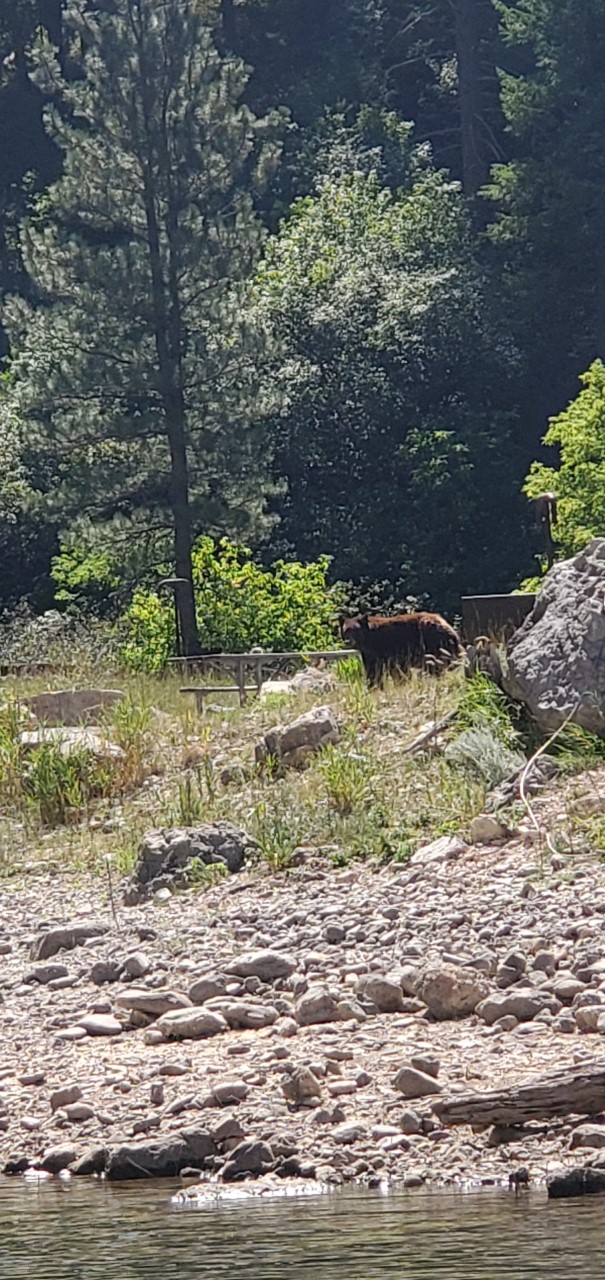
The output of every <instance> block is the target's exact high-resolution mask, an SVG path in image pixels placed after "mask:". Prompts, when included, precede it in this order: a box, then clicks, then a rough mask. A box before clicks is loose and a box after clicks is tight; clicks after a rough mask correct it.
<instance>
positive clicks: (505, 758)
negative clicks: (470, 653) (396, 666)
mask: <svg viewBox="0 0 605 1280" xmlns="http://www.w3.org/2000/svg"><path fill="white" fill-rule="evenodd" d="M518 715H519V712H518V710H517V711H515V706H514V704H513V703H511V702H510V700H509V699H508V698H507V696H506V694H505V693H503V692H502V690H501V689H499V688H498V686H497V685H496V684H494V682H493V680H490V679H489V678H488V677H487V676H484V675H480V674H479V675H475V676H473V677H472V679H470V680H465V682H464V685H463V686H462V689H461V693H460V701H459V704H458V708H457V712H456V728H457V729H461V730H462V732H461V733H457V735H456V737H455V738H454V739H453V740H452V741H451V742H450V743H448V745H447V747H446V751H445V755H446V759H447V761H448V763H449V764H451V765H454V766H455V767H457V768H460V769H466V770H469V771H470V772H471V773H472V774H473V775H474V776H475V777H477V778H479V779H481V780H482V781H483V782H484V783H485V785H486V787H487V788H489V789H491V788H492V787H495V786H497V785H498V783H499V782H503V781H504V779H505V778H508V777H510V775H511V774H512V773H514V772H515V771H516V770H517V769H520V768H521V766H522V765H523V764H524V762H525V756H524V754H523V751H522V744H521V734H520V731H519V728H518V727H517V725H516V724H515V720H516V719H518Z"/></svg>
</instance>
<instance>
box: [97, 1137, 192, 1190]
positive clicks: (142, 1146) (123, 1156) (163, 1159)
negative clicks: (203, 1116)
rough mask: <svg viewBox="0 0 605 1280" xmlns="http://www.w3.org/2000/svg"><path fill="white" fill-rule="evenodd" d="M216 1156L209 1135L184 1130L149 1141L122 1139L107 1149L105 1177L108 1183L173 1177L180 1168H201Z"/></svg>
mask: <svg viewBox="0 0 605 1280" xmlns="http://www.w3.org/2000/svg"><path fill="white" fill-rule="evenodd" d="M215 1155H216V1147H215V1145H214V1142H213V1141H212V1138H211V1137H210V1134H209V1133H208V1132H207V1131H206V1130H202V1129H184V1130H181V1131H180V1132H179V1133H176V1134H170V1135H168V1136H167V1137H165V1138H157V1139H155V1140H154V1141H152V1142H132V1143H131V1142H124V1143H122V1144H120V1145H119V1146H116V1147H113V1148H110V1150H109V1152H108V1155H107V1159H106V1164H105V1176H106V1177H107V1178H108V1179H109V1181H111V1182H126V1181H132V1180H133V1179H141V1178H176V1177H177V1176H178V1174H179V1173H180V1172H181V1170H182V1169H186V1168H188V1167H189V1168H197V1169H203V1168H204V1167H205V1164H206V1161H207V1160H209V1159H213V1157H214V1156H215Z"/></svg>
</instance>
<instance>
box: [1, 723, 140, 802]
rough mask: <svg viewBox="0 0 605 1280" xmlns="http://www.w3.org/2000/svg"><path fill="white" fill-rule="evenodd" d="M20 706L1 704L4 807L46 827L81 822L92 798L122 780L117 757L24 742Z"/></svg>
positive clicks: (104, 794) (59, 746)
mask: <svg viewBox="0 0 605 1280" xmlns="http://www.w3.org/2000/svg"><path fill="white" fill-rule="evenodd" d="M22 729H23V723H22V716H21V714H20V711H19V706H18V704H17V703H16V702H14V701H11V700H9V701H7V702H5V703H4V705H3V706H2V707H0V807H1V808H2V810H3V812H4V814H5V815H8V814H10V815H19V816H20V817H21V818H22V820H25V821H28V822H35V823H37V824H41V825H42V826H45V827H56V826H59V825H60V824H64V823H72V822H77V821H78V820H79V819H80V818H81V817H82V814H83V813H85V812H86V810H87V809H88V807H89V805H90V804H91V802H92V801H93V800H95V799H98V798H99V797H100V796H106V795H109V794H110V793H111V792H112V790H113V789H114V788H115V787H116V786H117V785H119V780H118V777H117V774H118V772H119V763H116V762H115V761H107V760H98V759H97V758H96V757H95V756H94V755H93V753H91V752H90V751H86V750H85V749H80V750H74V751H70V752H69V753H67V752H65V751H63V750H62V749H61V744H60V743H58V742H45V743H42V744H41V745H40V746H37V747H34V748H32V749H30V748H28V747H25V746H23V745H22V744H21V742H20V732H21V730H22Z"/></svg>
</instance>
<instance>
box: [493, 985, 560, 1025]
mask: <svg viewBox="0 0 605 1280" xmlns="http://www.w3.org/2000/svg"><path fill="white" fill-rule="evenodd" d="M543 1009H548V1010H549V1011H550V1012H551V1013H559V1011H560V1009H561V1005H560V1003H559V1001H558V1000H556V999H555V997H554V996H549V995H547V994H543V993H542V992H541V991H538V990H536V991H533V990H532V991H531V992H529V991H516V992H514V993H513V992H503V993H502V995H499V994H496V993H495V992H494V994H493V995H490V996H488V997H487V999H486V1000H482V1002H481V1004H480V1005H478V1006H477V1013H478V1015H479V1017H480V1018H483V1021H484V1022H487V1025H488V1026H491V1025H492V1024H493V1023H494V1022H497V1021H498V1019H499V1018H502V1017H504V1016H505V1015H506V1014H512V1015H513V1017H514V1018H516V1019H517V1022H531V1020H532V1018H535V1017H536V1014H538V1013H541V1012H542V1010H543Z"/></svg>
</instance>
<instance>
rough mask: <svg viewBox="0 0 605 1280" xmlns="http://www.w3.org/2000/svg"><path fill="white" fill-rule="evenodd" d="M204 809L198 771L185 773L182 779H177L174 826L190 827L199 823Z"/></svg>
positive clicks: (204, 804)
mask: <svg viewBox="0 0 605 1280" xmlns="http://www.w3.org/2000/svg"><path fill="white" fill-rule="evenodd" d="M206 807H207V806H206V803H205V801H204V796H203V791H202V779H201V774H200V772H199V770H196V771H195V772H194V773H186V774H185V777H184V778H179V780H178V782H177V795H176V825H177V826H179V827H192V826H194V825H195V823H196V822H201V821H202V820H203V818H204V814H205V810H206Z"/></svg>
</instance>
